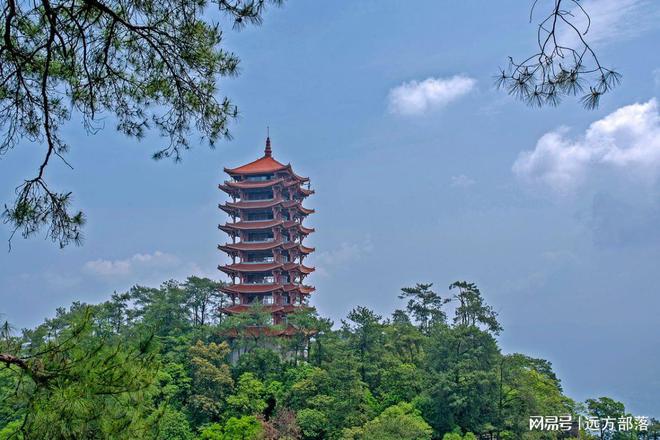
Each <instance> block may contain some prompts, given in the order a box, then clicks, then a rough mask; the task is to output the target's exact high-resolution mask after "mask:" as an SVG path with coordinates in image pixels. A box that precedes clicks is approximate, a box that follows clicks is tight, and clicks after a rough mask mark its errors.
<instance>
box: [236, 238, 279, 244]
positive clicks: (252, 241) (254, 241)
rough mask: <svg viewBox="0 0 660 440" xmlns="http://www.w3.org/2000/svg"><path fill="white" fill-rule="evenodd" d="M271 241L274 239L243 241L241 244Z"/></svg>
mask: <svg viewBox="0 0 660 440" xmlns="http://www.w3.org/2000/svg"><path fill="white" fill-rule="evenodd" d="M271 241H275V237H271V238H266V239H263V240H245V241H242V242H241V243H270V242H271Z"/></svg>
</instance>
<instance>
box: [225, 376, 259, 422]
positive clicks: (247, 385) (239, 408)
mask: <svg viewBox="0 0 660 440" xmlns="http://www.w3.org/2000/svg"><path fill="white" fill-rule="evenodd" d="M265 398H266V388H265V387H264V384H263V383H262V382H261V381H260V380H259V379H257V377H256V376H255V375H254V374H252V373H243V374H241V377H240V378H239V379H238V387H237V388H236V393H235V394H232V395H231V396H229V397H227V405H229V408H230V409H231V411H232V413H233V414H235V415H237V416H252V415H261V413H262V412H263V411H264V409H266V406H268V405H267V403H266V399H265Z"/></svg>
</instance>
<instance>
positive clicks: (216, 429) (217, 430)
mask: <svg viewBox="0 0 660 440" xmlns="http://www.w3.org/2000/svg"><path fill="white" fill-rule="evenodd" d="M262 433H263V428H262V426H261V423H260V422H259V420H257V418H256V417H254V416H243V417H238V418H237V417H231V418H229V420H227V423H225V424H224V426H223V425H220V424H218V423H213V424H210V425H206V426H204V427H203V428H202V430H201V432H200V435H199V439H200V440H257V439H260V438H262Z"/></svg>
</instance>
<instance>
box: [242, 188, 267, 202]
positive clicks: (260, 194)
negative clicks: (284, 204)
mask: <svg viewBox="0 0 660 440" xmlns="http://www.w3.org/2000/svg"><path fill="white" fill-rule="evenodd" d="M245 200H250V201H256V200H273V191H272V190H270V191H250V192H247V193H245Z"/></svg>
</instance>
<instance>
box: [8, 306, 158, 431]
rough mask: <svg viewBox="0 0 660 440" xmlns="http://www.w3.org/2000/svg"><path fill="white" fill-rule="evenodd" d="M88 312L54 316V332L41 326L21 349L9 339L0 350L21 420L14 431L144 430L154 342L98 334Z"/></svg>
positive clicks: (81, 310)
mask: <svg viewBox="0 0 660 440" xmlns="http://www.w3.org/2000/svg"><path fill="white" fill-rule="evenodd" d="M93 313H94V309H93V308H92V307H80V308H77V309H75V310H74V312H71V313H69V314H68V315H61V316H59V318H58V323H57V327H58V332H57V335H56V336H54V335H52V334H51V335H50V336H49V335H48V333H45V332H41V331H40V330H39V329H38V330H37V331H35V332H33V333H32V334H31V335H30V336H31V338H30V340H29V342H28V341H27V340H26V339H22V341H21V342H22V343H21V344H20V345H19V346H18V347H20V348H19V349H18V350H16V347H17V346H16V345H13V344H12V345H11V346H9V347H7V346H5V347H0V352H3V351H4V353H3V354H0V362H2V363H4V364H5V365H6V371H5V372H4V374H3V376H5V375H6V374H10V375H11V376H13V380H14V385H13V387H14V389H15V392H14V393H13V394H12V395H10V396H9V399H10V401H11V402H12V405H13V406H14V407H15V408H17V412H16V414H15V418H16V419H17V420H20V423H14V424H13V425H12V426H14V427H16V428H17V434H19V435H22V436H23V437H25V438H44V439H46V438H116V439H132V438H140V437H143V436H144V432H145V431H146V430H148V429H149V427H148V424H147V419H148V417H149V414H150V413H151V411H152V406H151V402H150V397H151V395H152V394H153V392H154V383H155V372H156V371H157V365H158V364H157V361H156V358H155V350H154V340H153V338H152V337H151V336H149V335H146V336H142V335H139V334H135V335H130V334H127V335H125V336H124V338H123V339H122V340H118V339H115V338H107V337H101V336H99V335H98V334H97V333H96V332H95V329H94V327H93V325H92V323H93ZM4 349H7V350H4ZM12 350H14V352H13V353H11V351H12ZM5 377H6V376H5Z"/></svg>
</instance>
